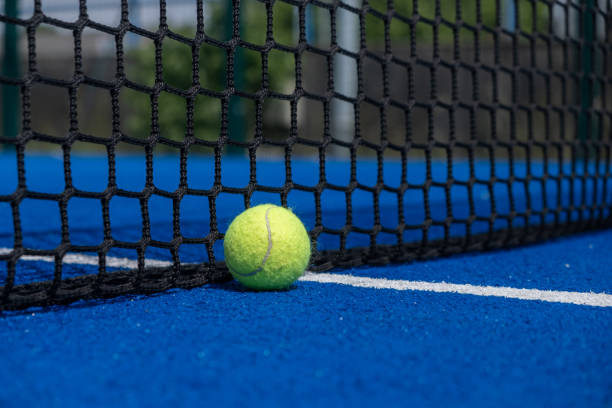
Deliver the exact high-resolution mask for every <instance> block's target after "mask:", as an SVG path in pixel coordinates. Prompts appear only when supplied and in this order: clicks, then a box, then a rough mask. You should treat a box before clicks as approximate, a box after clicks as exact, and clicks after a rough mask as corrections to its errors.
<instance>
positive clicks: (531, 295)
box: [300, 273, 612, 307]
mask: <svg viewBox="0 0 612 408" xmlns="http://www.w3.org/2000/svg"><path fill="white" fill-rule="evenodd" d="M300 280H302V281H305V282H318V283H336V284H339V285H349V286H354V287H358V288H372V289H395V290H415V291H423V292H437V293H459V294H462V295H475V296H496V297H505V298H510V299H521V300H541V301H543V302H557V303H572V304H575V305H587V306H600V307H612V295H608V294H606V293H593V292H565V291H560V290H539V289H517V288H509V287H504V286H477V285H469V284H456V283H446V282H422V281H407V280H390V279H383V278H363V277H359V276H352V275H340V274H332V273H307V274H306V275H304V276H302V277H301V278H300Z"/></svg>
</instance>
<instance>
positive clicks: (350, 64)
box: [331, 0, 361, 158]
mask: <svg viewBox="0 0 612 408" xmlns="http://www.w3.org/2000/svg"><path fill="white" fill-rule="evenodd" d="M344 3H346V4H348V5H350V6H352V7H355V8H359V7H361V0H345V1H344ZM336 13H337V15H336V27H337V33H336V35H337V37H336V40H337V42H338V46H340V47H341V48H343V49H345V50H348V51H352V52H356V51H358V50H359V23H358V21H359V20H358V18H357V15H356V14H354V13H352V12H350V11H348V10H346V9H344V8H338V9H337V11H336ZM357 80H358V78H357V61H355V60H353V59H352V58H349V57H347V56H345V55H336V57H335V63H334V84H335V90H336V92H338V93H340V94H343V95H345V96H348V97H351V98H353V97H355V96H356V95H357V85H358V84H357ZM332 113H333V116H332V121H333V128H332V129H333V134H332V136H333V137H334V138H335V139H337V140H340V141H343V142H350V141H351V140H352V139H353V136H354V132H355V111H354V108H353V107H352V106H351V105H350V104H349V103H347V102H344V101H340V100H337V99H336V100H335V101H334V104H333V106H332ZM331 152H332V154H333V155H334V156H336V157H338V158H347V157H348V156H349V151H348V149H346V148H339V147H335V148H334V149H332V150H331Z"/></svg>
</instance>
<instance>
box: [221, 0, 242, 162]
mask: <svg viewBox="0 0 612 408" xmlns="http://www.w3.org/2000/svg"><path fill="white" fill-rule="evenodd" d="M225 4H226V7H225V16H224V26H225V30H226V31H225V38H226V40H228V41H229V40H231V39H232V37H233V36H234V19H233V13H234V9H237V10H238V12H239V10H240V0H234V1H232V2H230V1H226V3H225ZM238 21H240V17H239V18H238ZM239 30H240V31H241V30H242V24H240V26H239ZM239 33H240V32H239ZM243 60H244V58H243V56H242V52H240V50H239V49H236V51H235V52H234V65H233V73H234V89H244V69H245V68H246V67H245V66H244V61H243ZM227 74H228V73H227V71H226V70H224V75H225V78H224V80H225V84H226V86H229V81H228V79H229V78H228V75H227ZM244 116H245V112H244V103H243V102H242V101H241V100H240V98H238V97H236V96H234V97H232V98H230V100H229V112H228V118H227V119H228V128H227V130H228V132H229V135H230V137H231V139H232V140H234V141H238V142H244V141H245V140H246V127H245V120H246V118H245V117H244ZM227 152H228V153H230V154H241V153H242V154H244V153H245V150H244V149H243V148H239V147H236V146H232V145H230V146H228V148H227Z"/></svg>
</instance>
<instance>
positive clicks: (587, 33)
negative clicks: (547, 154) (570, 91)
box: [578, 0, 597, 160]
mask: <svg viewBox="0 0 612 408" xmlns="http://www.w3.org/2000/svg"><path fill="white" fill-rule="evenodd" d="M594 5H595V4H594V0H584V8H583V11H582V14H581V15H579V17H578V18H580V19H581V21H580V24H579V27H581V30H580V31H581V34H582V35H581V37H582V40H581V43H582V44H581V50H580V51H581V52H580V56H579V57H580V115H579V119H578V139H579V141H580V143H581V144H582V145H583V147H584V150H583V152H582V153H583V156H582V158H584V159H585V160H588V158H589V157H590V156H591V154H593V151H592V149H589V146H588V143H589V141H590V140H591V138H592V137H593V136H594V135H595V134H597V133H596V132H595V131H594V130H595V129H593V125H594V123H593V120H592V116H591V108H592V107H593V97H594V95H593V93H594V92H593V91H594V82H593V81H592V80H591V74H592V73H593V41H594V24H593V18H594V16H593V11H594Z"/></svg>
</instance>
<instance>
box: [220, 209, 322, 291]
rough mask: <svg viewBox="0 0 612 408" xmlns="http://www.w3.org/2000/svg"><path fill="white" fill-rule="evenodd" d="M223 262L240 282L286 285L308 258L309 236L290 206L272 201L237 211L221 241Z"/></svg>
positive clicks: (262, 286)
mask: <svg viewBox="0 0 612 408" xmlns="http://www.w3.org/2000/svg"><path fill="white" fill-rule="evenodd" d="M223 250H224V252H225V263H226V265H227V267H228V268H229V270H230V272H231V273H232V275H233V276H234V278H236V280H238V281H240V282H241V283H242V284H243V285H245V286H246V287H248V288H251V289H257V290H275V289H285V288H287V287H289V286H290V285H291V284H292V283H293V282H295V281H296V280H297V278H299V277H300V276H301V275H302V274H303V273H304V271H305V270H306V267H307V266H308V263H309V261H310V237H309V236H308V233H307V232H306V228H304V224H302V222H301V221H300V219H299V218H298V217H296V216H295V214H293V213H292V212H291V211H290V210H288V209H286V208H283V207H279V206H277V205H273V204H262V205H258V206H256V207H252V208H249V209H248V210H246V211H244V212H243V213H241V214H240V215H238V216H237V217H236V218H234V220H233V221H232V223H231V224H230V226H229V228H228V229H227V233H226V234H225V239H224V241H223Z"/></svg>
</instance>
